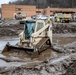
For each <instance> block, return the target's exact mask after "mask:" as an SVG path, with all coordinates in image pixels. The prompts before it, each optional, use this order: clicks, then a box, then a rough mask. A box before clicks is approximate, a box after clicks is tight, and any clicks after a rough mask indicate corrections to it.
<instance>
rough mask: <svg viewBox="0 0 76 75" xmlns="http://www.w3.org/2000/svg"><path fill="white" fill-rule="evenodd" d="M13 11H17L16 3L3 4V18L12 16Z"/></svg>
mask: <svg viewBox="0 0 76 75" xmlns="http://www.w3.org/2000/svg"><path fill="white" fill-rule="evenodd" d="M13 13H15V5H6V4H4V5H2V17H3V18H12V17H13Z"/></svg>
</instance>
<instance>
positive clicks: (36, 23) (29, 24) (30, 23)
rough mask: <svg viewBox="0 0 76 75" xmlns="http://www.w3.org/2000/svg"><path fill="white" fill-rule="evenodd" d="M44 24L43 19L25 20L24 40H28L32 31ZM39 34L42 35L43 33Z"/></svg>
mask: <svg viewBox="0 0 76 75" xmlns="http://www.w3.org/2000/svg"><path fill="white" fill-rule="evenodd" d="M44 25H45V22H44V20H26V22H25V27H24V35H25V40H29V39H30V37H31V35H32V33H35V32H37V31H39V30H40V29H41V28H43V27H44ZM40 35H43V33H42V34H40Z"/></svg>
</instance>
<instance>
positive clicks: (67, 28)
mask: <svg viewBox="0 0 76 75" xmlns="http://www.w3.org/2000/svg"><path fill="white" fill-rule="evenodd" d="M53 32H54V33H76V25H75V24H54V26H53Z"/></svg>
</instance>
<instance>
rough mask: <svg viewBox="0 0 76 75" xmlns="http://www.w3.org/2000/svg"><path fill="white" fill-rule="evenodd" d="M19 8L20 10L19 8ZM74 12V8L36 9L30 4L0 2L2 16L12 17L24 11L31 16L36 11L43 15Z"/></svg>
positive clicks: (75, 9)
mask: <svg viewBox="0 0 76 75" xmlns="http://www.w3.org/2000/svg"><path fill="white" fill-rule="evenodd" d="M18 9H19V10H18ZM20 9H21V10H20ZM59 11H60V12H76V8H45V9H37V8H36V6H31V5H29V6H28V5H10V4H2V17H3V18H5V19H7V18H13V14H14V13H18V12H21V13H25V14H26V15H27V17H31V16H32V15H36V14H38V13H40V14H44V15H54V13H55V12H59Z"/></svg>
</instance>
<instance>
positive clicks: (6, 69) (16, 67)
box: [0, 20, 76, 75]
mask: <svg viewBox="0 0 76 75" xmlns="http://www.w3.org/2000/svg"><path fill="white" fill-rule="evenodd" d="M9 22H10V23H9ZM23 28H24V25H23V24H21V25H20V24H19V21H16V20H9V21H5V23H3V24H0V37H1V38H0V42H1V43H0V45H1V46H2V45H3V43H5V42H7V41H9V42H10V43H12V44H15V43H16V42H17V41H18V40H19V39H18V34H19V33H20V32H21V31H22V30H23ZM0 49H1V47H0ZM31 57H32V55H31V54H30V55H28V54H27V53H26V52H24V51H17V50H13V51H8V52H5V53H1V54H0V75H76V23H70V24H57V23H55V24H54V25H53V49H51V48H47V50H45V51H44V52H42V53H41V54H40V55H39V56H38V58H34V59H32V58H31Z"/></svg>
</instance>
